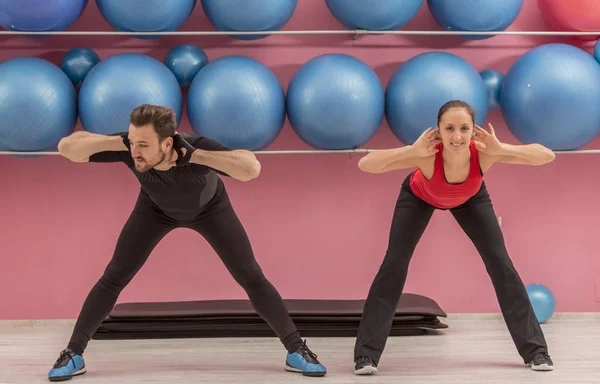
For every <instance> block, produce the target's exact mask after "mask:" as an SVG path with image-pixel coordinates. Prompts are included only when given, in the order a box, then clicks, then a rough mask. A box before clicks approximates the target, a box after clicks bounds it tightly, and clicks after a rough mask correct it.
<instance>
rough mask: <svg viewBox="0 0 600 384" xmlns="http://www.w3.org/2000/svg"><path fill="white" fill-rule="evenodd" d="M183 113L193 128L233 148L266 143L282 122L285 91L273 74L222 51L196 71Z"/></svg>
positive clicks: (277, 131)
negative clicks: (219, 55)
mask: <svg viewBox="0 0 600 384" xmlns="http://www.w3.org/2000/svg"><path fill="white" fill-rule="evenodd" d="M187 114H188V117H189V121H190V124H191V126H192V129H193V130H194V132H196V133H197V134H198V135H201V136H205V137H208V138H211V139H213V140H217V141H219V142H221V143H223V145H225V146H227V147H230V148H234V149H247V150H259V149H262V148H265V147H266V146H268V145H269V144H271V143H272V142H273V141H274V140H275V138H276V137H277V136H278V135H279V132H280V131H281V128H282V127H283V124H284V122H285V94H284V91H283V87H282V86H281V83H280V82H279V80H278V79H277V77H276V76H275V74H274V73H273V72H272V71H271V70H270V69H269V68H267V67H266V66H265V65H264V64H262V63H260V62H258V61H256V60H254V59H251V58H249V57H245V56H225V57H221V58H219V59H217V60H215V61H213V62H211V63H209V64H207V65H206V66H205V67H204V68H202V69H201V70H200V72H198V74H197V75H196V77H195V78H194V80H193V81H192V84H191V85H190V88H189V92H188V100H187Z"/></svg>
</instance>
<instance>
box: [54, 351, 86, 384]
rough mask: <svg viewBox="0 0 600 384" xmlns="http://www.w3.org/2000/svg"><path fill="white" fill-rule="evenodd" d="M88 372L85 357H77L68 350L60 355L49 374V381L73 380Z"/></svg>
mask: <svg viewBox="0 0 600 384" xmlns="http://www.w3.org/2000/svg"><path fill="white" fill-rule="evenodd" d="M86 372H87V371H86V369H85V362H84V361H83V356H81V355H76V354H75V353H74V352H73V351H71V350H70V349H69V348H67V349H65V350H63V351H62V352H61V353H60V356H59V357H58V359H57V360H56V363H54V367H52V369H51V370H50V372H48V379H49V380H50V381H65V380H71V379H72V378H73V376H77V375H83V374H84V373H86Z"/></svg>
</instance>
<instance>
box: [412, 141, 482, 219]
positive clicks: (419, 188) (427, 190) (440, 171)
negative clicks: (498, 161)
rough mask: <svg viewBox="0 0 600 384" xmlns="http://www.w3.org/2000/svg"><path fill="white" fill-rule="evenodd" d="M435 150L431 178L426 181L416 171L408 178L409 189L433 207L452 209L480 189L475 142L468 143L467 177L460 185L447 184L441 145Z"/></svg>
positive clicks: (420, 173)
mask: <svg viewBox="0 0 600 384" xmlns="http://www.w3.org/2000/svg"><path fill="white" fill-rule="evenodd" d="M436 148H437V149H439V151H438V152H437V153H436V154H435V163H434V170H433V176H432V177H431V179H430V180H428V179H427V178H425V176H424V175H423V172H422V171H421V169H420V168H419V169H417V170H416V171H414V172H413V174H412V176H411V178H410V188H411V190H412V192H413V193H414V194H415V195H416V196H417V197H418V198H420V199H421V200H424V201H425V202H427V203H429V204H431V205H433V206H434V207H437V208H441V209H449V208H454V207H456V206H459V205H461V204H463V203H465V202H466V201H467V200H469V199H470V198H471V197H472V196H474V195H475V194H476V193H477V192H478V191H479V188H480V187H481V183H482V181H483V175H482V174H481V168H480V166H479V151H478V150H477V146H475V142H473V141H472V140H471V142H470V143H469V150H470V151H471V162H470V166H471V168H470V171H469V176H468V177H467V179H466V180H465V181H464V182H462V183H456V184H454V183H452V184H451V183H448V181H447V180H446V175H445V174H444V159H443V158H442V152H443V149H444V145H443V143H439V144H437V145H436Z"/></svg>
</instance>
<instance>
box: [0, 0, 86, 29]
mask: <svg viewBox="0 0 600 384" xmlns="http://www.w3.org/2000/svg"><path fill="white" fill-rule="evenodd" d="M87 3H88V0H0V26H2V28H4V29H6V30H9V31H27V32H38V31H39V32H48V31H63V30H65V29H67V28H69V27H70V26H71V24H73V23H74V22H75V21H76V20H77V19H78V18H79V16H81V13H82V12H83V10H84V9H85V7H86V5H87Z"/></svg>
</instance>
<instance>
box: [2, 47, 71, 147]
mask: <svg viewBox="0 0 600 384" xmlns="http://www.w3.org/2000/svg"><path fill="white" fill-rule="evenodd" d="M0 66H1V67H0V68H1V70H0V116H2V124H0V148H2V149H6V150H11V151H42V150H46V149H48V148H55V147H56V146H57V145H58V142H59V141H60V139H62V138H63V137H65V136H68V135H69V134H71V133H73V131H74V130H75V125H76V124H77V97H76V92H75V88H74V87H73V83H71V80H70V79H69V78H68V77H67V75H66V74H65V73H64V72H63V71H61V69H60V68H58V67H57V66H56V65H54V64H52V63H50V62H48V61H46V60H43V59H40V58H36V57H17V58H13V59H9V60H7V61H5V62H3V63H2V64H0Z"/></svg>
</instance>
